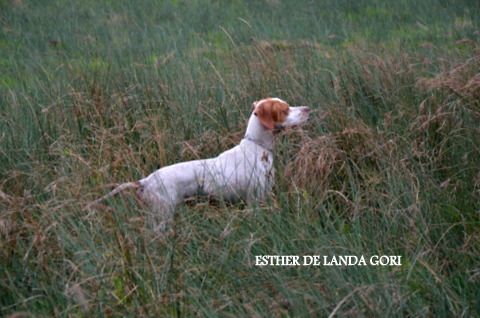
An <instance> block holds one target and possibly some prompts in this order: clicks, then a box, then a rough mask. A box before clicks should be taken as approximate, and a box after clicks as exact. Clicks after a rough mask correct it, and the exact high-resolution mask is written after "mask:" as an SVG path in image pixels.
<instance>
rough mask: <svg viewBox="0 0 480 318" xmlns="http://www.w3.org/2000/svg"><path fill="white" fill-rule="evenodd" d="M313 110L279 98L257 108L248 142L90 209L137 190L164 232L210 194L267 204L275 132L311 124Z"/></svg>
mask: <svg viewBox="0 0 480 318" xmlns="http://www.w3.org/2000/svg"><path fill="white" fill-rule="evenodd" d="M309 110H310V109H309V108H308V107H307V106H297V107H290V106H289V105H288V104H287V103H286V102H285V101H283V100H281V99H279V98H265V99H262V100H260V101H257V102H254V103H253V112H252V115H251V116H250V119H249V120H248V126H247V131H246V133H245V137H244V138H243V139H242V140H241V142H240V144H239V145H237V146H235V147H233V148H232V149H229V150H227V151H225V152H223V153H221V154H220V155H219V156H218V157H215V158H210V159H203V160H193V161H187V162H181V163H177V164H174V165H171V166H166V167H163V168H161V169H158V170H157V171H155V172H153V173H152V174H150V175H149V176H147V177H146V178H143V179H141V180H138V181H134V182H128V183H123V184H121V185H119V186H118V187H116V188H115V189H114V190H113V191H111V192H110V193H108V194H106V195H105V196H103V197H101V198H100V199H98V200H95V201H93V202H92V203H90V204H89V207H90V206H92V205H93V204H97V203H99V202H100V201H102V200H104V199H106V198H109V197H111V196H113V195H115V194H117V193H119V192H121V191H123V190H125V189H129V188H134V189H137V196H138V198H139V199H140V200H141V201H143V202H145V203H146V204H147V205H148V206H149V207H150V208H151V209H152V211H153V212H154V213H155V214H156V216H157V217H160V224H159V226H160V228H161V229H165V226H166V225H167V224H168V223H169V222H170V221H172V219H173V214H174V211H175V207H176V206H177V205H178V204H179V203H181V202H183V201H184V200H185V199H186V198H189V197H192V196H195V195H198V194H204V195H208V196H213V197H216V198H223V199H225V200H229V201H231V200H237V199H243V200H245V201H246V202H247V203H252V202H255V201H263V200H264V199H265V197H266V195H267V194H268V193H269V192H270V191H271V189H272V183H273V176H274V170H273V154H272V148H273V142H274V131H276V130H277V129H281V128H284V127H289V126H296V125H300V124H302V123H304V122H305V121H306V120H307V119H308V114H309Z"/></svg>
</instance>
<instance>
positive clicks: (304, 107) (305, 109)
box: [300, 106, 310, 113]
mask: <svg viewBox="0 0 480 318" xmlns="http://www.w3.org/2000/svg"><path fill="white" fill-rule="evenodd" d="M300 110H301V111H302V112H304V113H308V112H310V107H308V106H302V108H301V109H300Z"/></svg>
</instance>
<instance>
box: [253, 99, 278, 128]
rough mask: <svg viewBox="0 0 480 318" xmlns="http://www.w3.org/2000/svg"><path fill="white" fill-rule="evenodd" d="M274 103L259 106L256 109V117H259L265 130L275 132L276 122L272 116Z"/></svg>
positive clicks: (264, 103)
mask: <svg viewBox="0 0 480 318" xmlns="http://www.w3.org/2000/svg"><path fill="white" fill-rule="evenodd" d="M272 106H273V105H272V103H270V102H263V103H261V104H260V105H258V106H257V108H256V109H255V113H254V114H255V116H257V117H258V119H259V120H260V123H262V125H263V126H265V128H267V129H270V130H273V128H275V120H274V119H273V114H272Z"/></svg>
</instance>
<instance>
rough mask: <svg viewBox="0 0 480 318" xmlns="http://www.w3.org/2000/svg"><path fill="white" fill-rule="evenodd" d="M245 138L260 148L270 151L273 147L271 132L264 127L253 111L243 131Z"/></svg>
mask: <svg viewBox="0 0 480 318" xmlns="http://www.w3.org/2000/svg"><path fill="white" fill-rule="evenodd" d="M244 138H245V139H247V140H250V141H252V142H254V143H256V144H257V145H259V146H260V147H262V148H265V149H267V150H268V151H272V149H273V142H274V137H273V132H272V131H270V130H268V129H267V128H265V127H264V126H263V125H262V124H261V123H260V120H259V119H258V117H257V116H255V115H254V114H253V113H252V115H251V116H250V119H249V120H248V126H247V131H246V132H245V137H244Z"/></svg>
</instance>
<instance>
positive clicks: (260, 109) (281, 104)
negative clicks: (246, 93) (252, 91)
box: [252, 98, 310, 130]
mask: <svg viewBox="0 0 480 318" xmlns="http://www.w3.org/2000/svg"><path fill="white" fill-rule="evenodd" d="M252 107H253V114H254V115H255V116H257V117H258V119H259V120H260V123H262V125H263V126H264V127H265V128H266V129H268V130H274V129H281V128H285V127H291V126H297V125H301V124H303V123H304V122H306V121H307V119H308V113H309V111H310V108H308V107H307V106H289V105H288V104H287V103H286V102H285V101H283V100H281V99H280V98H265V99H262V100H259V101H256V102H254V103H253V105H252Z"/></svg>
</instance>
